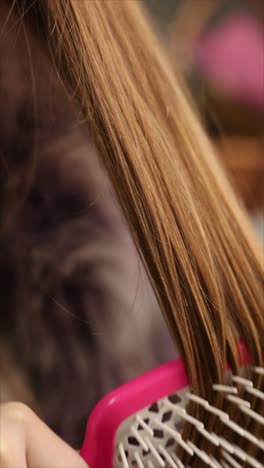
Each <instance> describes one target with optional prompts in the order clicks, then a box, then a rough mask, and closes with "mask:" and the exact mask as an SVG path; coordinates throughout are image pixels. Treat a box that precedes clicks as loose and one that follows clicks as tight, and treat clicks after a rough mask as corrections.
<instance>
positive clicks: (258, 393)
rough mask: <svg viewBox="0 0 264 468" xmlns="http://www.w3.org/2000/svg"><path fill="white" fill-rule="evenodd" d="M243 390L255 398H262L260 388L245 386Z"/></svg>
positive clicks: (263, 398)
mask: <svg viewBox="0 0 264 468" xmlns="http://www.w3.org/2000/svg"><path fill="white" fill-rule="evenodd" d="M245 390H246V391H247V392H248V393H251V395H254V396H255V397H257V398H260V399H261V400H264V393H263V392H262V391H261V390H258V389H257V388H254V387H253V388H251V387H246V388H245Z"/></svg>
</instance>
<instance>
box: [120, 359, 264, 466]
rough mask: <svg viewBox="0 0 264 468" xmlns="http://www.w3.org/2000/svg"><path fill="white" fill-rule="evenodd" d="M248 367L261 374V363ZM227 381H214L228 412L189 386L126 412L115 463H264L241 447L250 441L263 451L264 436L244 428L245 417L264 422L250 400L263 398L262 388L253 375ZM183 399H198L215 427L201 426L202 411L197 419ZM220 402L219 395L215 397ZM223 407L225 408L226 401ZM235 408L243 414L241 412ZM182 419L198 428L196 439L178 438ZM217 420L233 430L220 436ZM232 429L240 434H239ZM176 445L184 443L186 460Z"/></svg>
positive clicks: (237, 464) (195, 400) (202, 424)
mask: <svg viewBox="0 0 264 468" xmlns="http://www.w3.org/2000/svg"><path fill="white" fill-rule="evenodd" d="M252 370H253V372H255V373H256V374H258V375H260V376H262V375H264V368H262V367H255V368H253V369H252ZM228 378H229V377H228ZM230 382H232V383H231V384H228V385H222V384H214V385H213V389H214V391H216V392H219V393H222V394H223V397H224V399H225V400H227V401H229V402H231V403H233V404H234V405H236V406H233V407H232V406H231V407H230V415H229V414H228V412H226V411H223V409H219V408H218V407H217V406H213V405H212V404H210V403H209V401H207V400H206V399H204V398H201V397H200V396H198V395H194V394H192V393H190V391H188V390H189V389H184V390H182V391H180V392H179V393H178V394H175V396H176V398H175V399H174V398H173V397H174V395H171V397H167V396H165V395H164V398H162V399H160V400H159V401H157V402H153V404H151V405H150V404H149V406H147V407H146V408H143V409H142V410H140V411H139V412H138V413H137V414H135V415H132V416H131V417H129V418H128V419H127V420H126V422H125V421H124V427H123V428H122V430H121V431H120V433H119V432H118V433H119V438H117V439H116V441H117V443H116V444H115V447H116V448H115V451H116V452H115V464H114V468H134V467H135V468H158V467H160V468H165V467H170V468H191V467H192V466H193V465H192V461H195V460H196V462H197V461H198V465H199V463H200V464H202V462H203V464H205V465H207V466H208V467H211V468H242V466H244V464H245V463H246V464H247V466H249V467H250V468H264V465H263V463H261V462H260V461H258V460H260V454H262V452H260V451H259V450H256V452H255V453H256V455H255V457H256V458H255V457H254V456H252V455H249V453H247V452H248V450H247V449H246V448H245V450H244V447H247V445H245V442H246V441H249V442H250V443H251V444H254V445H255V446H256V447H257V448H258V449H260V450H261V451H263V452H264V440H262V439H260V438H259V436H258V437H256V436H255V435H254V429H253V430H252V431H251V432H249V430H247V429H246V427H247V425H248V423H249V422H250V420H252V421H256V422H257V423H258V424H261V425H262V426H263V425H264V417H263V415H262V414H261V415H260V414H259V413H258V412H257V411H255V410H254V406H253V405H254V402H255V399H259V400H261V401H259V403H261V402H262V401H263V400H264V392H263V390H259V389H258V388H255V387H254V384H253V381H251V380H250V379H247V378H244V377H241V376H232V375H230ZM250 395H252V397H255V399H254V398H252V407H251V398H250ZM188 402H192V403H195V404H196V405H199V406H200V407H202V408H203V409H204V411H206V412H208V413H211V414H212V415H214V416H215V418H213V419H214V427H216V429H215V431H214V432H210V430H209V427H210V426H209V427H207V426H206V427H205V425H204V423H203V418H202V415H200V416H199V418H200V419H198V418H197V417H195V416H193V415H191V414H189V412H188V410H189V406H186V405H187V404H188ZM221 402H222V399H221V398H220V399H219V403H220V404H221ZM219 406H220V405H219ZM226 408H227V411H229V409H228V408H229V406H227V407H226ZM234 410H235V411H236V412H235V413H234ZM240 411H241V412H242V413H244V414H245V416H246V417H242V414H241V413H240V414H239V412H240ZM202 414H203V413H202ZM231 414H232V416H233V418H231ZM185 422H188V423H189V424H191V425H192V426H193V427H194V428H195V429H196V430H197V431H198V432H199V434H200V436H198V438H197V439H193V440H191V436H189V440H188V441H185V440H184V439H183V437H182V427H184V423H185ZM205 422H206V420H205ZM218 422H219V424H218ZM122 424H123V423H122ZM217 424H218V426H217ZM222 424H224V425H225V426H227V427H228V428H229V429H230V431H232V432H233V434H232V432H230V434H229V436H228V439H226V438H224V437H223V436H221V429H222ZM243 425H244V426H245V427H243ZM121 426H122V425H121ZM249 427H250V426H249ZM118 431H119V430H118ZM215 432H219V434H216V433H215ZM196 435H198V434H197V433H196ZM236 435H239V438H237V437H236ZM202 438H203V439H204V441H208V442H210V444H212V445H210V444H208V442H207V443H206V444H205V445H204V447H206V448H204V447H203V445H200V444H201V439H202ZM243 439H244V441H243ZM195 440H197V442H195ZM235 441H236V444H237V441H239V446H238V445H236V444H235V443H234V442H235ZM213 445H214V446H215V447H219V450H217V451H215V452H214V449H213ZM177 448H178V449H179V448H181V449H183V451H184V452H186V453H185V455H188V456H189V457H188V458H187V460H188V461H187V462H186V464H184V463H183V460H181V459H180V458H179V454H177V455H176V453H177V452H176V450H177ZM199 460H200V461H199Z"/></svg>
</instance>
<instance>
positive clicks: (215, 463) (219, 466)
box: [210, 455, 222, 468]
mask: <svg viewBox="0 0 264 468" xmlns="http://www.w3.org/2000/svg"><path fill="white" fill-rule="evenodd" d="M210 458H211V460H212V462H213V463H214V465H215V468H222V465H220V463H219V462H218V461H217V460H216V459H215V458H214V457H212V455H211V456H210Z"/></svg>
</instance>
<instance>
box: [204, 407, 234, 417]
mask: <svg viewBox="0 0 264 468" xmlns="http://www.w3.org/2000/svg"><path fill="white" fill-rule="evenodd" d="M205 409H206V411H208V412H209V413H212V414H215V415H216V416H219V418H222V419H229V416H228V414H227V413H225V412H224V411H221V410H220V409H218V408H216V407H215V406H212V405H208V407H205Z"/></svg>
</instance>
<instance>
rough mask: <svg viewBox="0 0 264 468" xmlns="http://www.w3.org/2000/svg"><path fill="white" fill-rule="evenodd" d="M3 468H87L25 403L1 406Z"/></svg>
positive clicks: (0, 461)
mask: <svg viewBox="0 0 264 468" xmlns="http://www.w3.org/2000/svg"><path fill="white" fill-rule="evenodd" d="M0 468H87V465H86V463H85V462H84V460H83V459H82V458H81V457H80V456H79V455H78V453H77V452H75V450H73V449H72V448H71V447H70V446H69V445H67V444H66V443H65V442H64V441H63V440H61V439H60V438H59V437H58V436H57V435H56V434H54V432H52V431H51V430H50V429H49V428H48V427H47V426H46V425H45V424H44V423H43V422H42V421H41V420H40V419H39V418H38V417H37V416H36V415H35V414H34V413H33V411H31V410H30V409H29V408H28V407H27V406H25V405H23V404H22V403H4V404H1V405H0Z"/></svg>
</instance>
